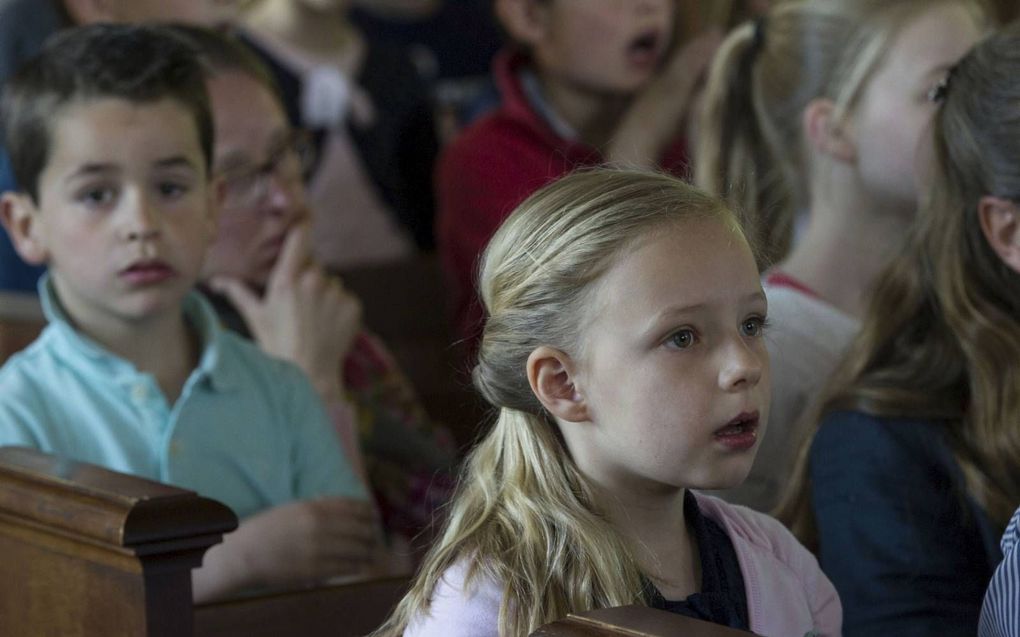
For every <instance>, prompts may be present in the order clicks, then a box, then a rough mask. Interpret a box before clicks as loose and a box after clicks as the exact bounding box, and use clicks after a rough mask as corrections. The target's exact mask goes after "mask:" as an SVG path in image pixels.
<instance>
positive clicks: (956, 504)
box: [810, 411, 1002, 637]
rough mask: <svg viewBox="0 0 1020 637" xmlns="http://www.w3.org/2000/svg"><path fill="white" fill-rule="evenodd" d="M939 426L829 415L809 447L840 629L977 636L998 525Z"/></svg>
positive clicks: (996, 553)
mask: <svg viewBox="0 0 1020 637" xmlns="http://www.w3.org/2000/svg"><path fill="white" fill-rule="evenodd" d="M946 436H947V433H946V430H945V429H944V427H943V426H942V425H940V424H938V423H935V422H928V421H921V420H900V419H887V418H876V417H873V416H869V415H867V414H864V413H860V412H846V411H844V412H835V413H831V414H829V415H828V416H827V417H826V418H825V419H824V420H823V422H822V424H821V427H820V429H819V431H818V433H817V435H816V436H815V439H814V442H813V444H812V446H811V457H810V462H811V466H810V480H811V489H812V508H813V510H814V514H815V520H816V524H817V528H818V537H819V555H818V557H819V562H820V563H821V566H822V570H823V571H824V572H825V574H826V575H828V576H829V578H830V579H831V580H832V583H833V584H834V585H835V586H836V590H837V591H838V592H839V596H840V599H841V600H842V602H843V634H844V635H845V636H846V637H858V636H864V635H883V636H885V635H897V637H911V636H913V635H918V636H920V635H925V636H927V635H940V636H942V637H952V636H955V635H961V636H962V635H967V636H968V637H973V635H975V634H977V626H978V616H979V614H980V611H981V601H982V597H983V595H984V592H985V588H986V587H987V586H988V582H989V579H990V578H991V576H992V572H993V571H994V569H995V566H996V564H998V562H999V560H1000V559H1001V557H1002V554H1001V551H1000V550H999V547H998V542H997V540H998V536H999V534H1000V533H1001V531H1002V530H1001V529H997V530H996V529H994V528H993V527H992V524H991V522H990V521H989V519H988V517H987V514H986V513H985V511H984V510H983V509H982V508H981V507H980V506H978V505H977V503H976V502H975V501H974V500H973V499H972V498H971V497H970V496H968V495H967V493H966V492H965V490H964V480H963V475H962V472H961V471H960V467H959V465H958V464H957V462H956V460H955V459H954V457H953V455H952V451H951V449H950V446H949V443H948V440H947V438H946Z"/></svg>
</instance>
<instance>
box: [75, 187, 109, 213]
mask: <svg viewBox="0 0 1020 637" xmlns="http://www.w3.org/2000/svg"><path fill="white" fill-rule="evenodd" d="M116 196H117V191H116V190H115V189H114V188H111V187H108V186H101V187H95V188H86V189H85V190H82V191H81V192H80V193H79V194H78V197H77V199H78V201H80V202H81V203H83V204H85V205H86V206H88V207H90V208H99V207H103V206H108V205H109V204H110V203H112V202H113V200H114V199H115V198H116Z"/></svg>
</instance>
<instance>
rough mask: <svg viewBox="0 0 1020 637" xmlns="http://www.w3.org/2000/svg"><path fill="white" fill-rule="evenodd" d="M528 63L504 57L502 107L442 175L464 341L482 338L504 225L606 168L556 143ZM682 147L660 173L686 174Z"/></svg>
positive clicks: (456, 148) (451, 286) (454, 299)
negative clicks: (491, 254)
mask: <svg viewBox="0 0 1020 637" xmlns="http://www.w3.org/2000/svg"><path fill="white" fill-rule="evenodd" d="M528 63H529V60H528V59H527V58H526V57H524V56H522V55H513V54H509V53H506V52H504V53H502V54H500V55H499V56H497V58H496V62H495V68H494V73H495V76H496V82H497V84H498V86H499V90H500V94H501V97H502V101H501V105H500V107H499V108H498V109H496V110H495V111H494V112H493V113H491V114H489V115H487V116H485V117H484V118H482V119H481V120H479V121H478V122H476V123H475V124H473V125H472V126H470V127H469V128H468V129H467V130H465V131H464V133H463V134H461V135H460V136H459V137H458V138H457V139H456V140H455V141H453V142H452V143H451V144H450V145H449V146H448V147H447V148H446V149H445V151H444V152H443V153H442V155H441V156H440V158H439V164H438V167H437V171H436V195H437V199H438V206H439V207H438V218H437V230H436V232H437V243H438V247H439V253H440V257H441V259H442V264H443V269H444V271H445V274H446V278H447V286H448V290H449V294H450V299H449V300H450V307H451V308H452V309H453V311H454V312H455V315H454V316H455V327H456V328H457V330H458V332H459V334H460V335H461V336H462V337H463V338H465V339H467V340H468V342H473V341H475V340H476V339H477V337H478V336H479V335H480V333H481V326H482V318H483V316H482V311H481V306H480V302H479V300H478V296H477V292H476V286H475V284H476V277H477V271H478V261H479V258H480V256H481V253H482V251H483V250H484V249H485V246H486V244H487V243H488V242H489V239H490V238H491V237H492V235H493V234H495V232H496V230H497V229H498V228H499V226H500V224H501V223H502V222H503V220H504V219H506V217H507V216H509V214H510V213H511V212H512V211H513V209H514V208H515V207H516V206H517V204H519V203H521V202H522V201H524V199H526V198H527V197H528V196H529V195H530V194H531V193H533V192H535V191H536V190H538V189H539V188H541V187H542V186H544V185H546V184H548V183H550V182H552V181H554V180H556V179H557V178H559V177H561V176H563V175H565V174H566V173H568V172H570V171H572V170H574V169H575V168H581V167H586V166H597V165H599V164H601V163H603V162H604V161H605V160H604V157H603V156H602V154H601V153H600V152H599V151H598V150H597V149H595V148H593V147H591V146H588V145H587V144H584V143H582V142H579V141H576V140H569V139H564V138H562V137H560V136H559V135H557V134H556V133H555V132H554V131H553V129H552V128H551V127H550V126H549V124H548V123H547V122H546V121H545V119H543V118H542V116H541V115H539V114H538V113H537V112H535V110H534V108H532V105H531V103H530V102H529V101H528V98H527V97H526V96H525V93H524V90H523V88H522V85H521V81H520V72H521V69H522V67H524V66H525V65H526V64H528ZM685 151H686V148H685V145H684V144H683V143H682V142H678V143H675V144H673V145H672V146H671V147H670V148H669V149H668V150H667V152H666V154H665V156H664V157H663V161H662V162H661V166H662V167H663V168H665V169H666V170H669V171H670V172H674V173H676V174H684V172H685V171H686V168H687V157H686V152H685Z"/></svg>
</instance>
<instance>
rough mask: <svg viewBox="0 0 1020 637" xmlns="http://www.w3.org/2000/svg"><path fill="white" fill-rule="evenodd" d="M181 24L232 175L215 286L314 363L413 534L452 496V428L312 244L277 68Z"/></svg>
mask: <svg viewBox="0 0 1020 637" xmlns="http://www.w3.org/2000/svg"><path fill="white" fill-rule="evenodd" d="M174 29H175V32H176V33H178V34H180V35H181V36H182V37H185V38H186V39H187V40H188V41H189V42H190V43H192V44H194V46H195V48H196V49H198V51H199V54H200V56H201V57H202V59H203V62H204V63H205V65H206V67H207V71H208V74H209V77H208V80H207V88H208V90H209V98H210V105H211V108H212V115H213V123H214V128H215V132H216V135H215V137H216V152H215V153H214V161H213V167H214V172H215V173H216V174H218V175H220V176H222V178H223V180H224V192H225V196H224V201H223V202H222V205H221V207H220V213H219V217H218V220H217V221H218V232H217V234H216V240H215V241H213V242H212V244H211V245H210V247H209V251H208V252H207V255H206V261H205V264H204V267H203V272H202V279H203V281H205V282H208V288H211V289H208V288H207V289H203V291H204V292H205V293H206V294H207V296H208V298H209V299H210V300H211V301H212V303H213V306H214V307H215V308H216V310H217V313H218V314H219V316H220V319H221V320H222V321H223V322H224V323H225V324H226V325H227V326H228V327H229V328H231V329H233V330H235V331H237V332H238V333H241V334H243V335H245V336H248V337H250V338H253V339H254V340H255V341H256V342H258V344H259V346H260V347H262V349H263V350H265V351H266V352H269V353H270V354H273V355H274V356H277V357H279V358H282V359H284V360H288V361H291V362H293V363H295V364H296V365H298V367H300V368H301V369H302V370H303V371H304V372H305V373H306V374H308V376H309V378H310V379H311V380H312V384H313V385H314V386H315V388H316V389H317V391H318V394H319V396H320V397H321V398H322V399H323V402H324V403H325V404H326V406H327V410H328V412H329V413H330V414H331V415H332V416H333V418H332V419H333V422H334V426H335V427H336V429H337V430H338V432H339V433H340V436H341V439H342V440H343V441H345V443H346V444H345V446H346V447H347V449H348V454H347V455H348V457H352V458H355V457H356V458H362V457H363V458H364V460H365V462H366V465H367V466H366V469H367V477H368V481H369V483H370V485H371V486H372V490H373V492H374V494H375V495H376V497H377V499H378V502H379V505H380V512H381V514H382V519H383V526H384V528H385V529H386V530H387V531H388V532H389V533H390V535H391V538H393V539H399V540H410V539H411V538H413V537H415V536H416V535H418V534H419V533H420V532H421V531H422V530H424V529H425V528H426V527H427V526H428V525H429V523H430V521H431V518H432V515H433V513H434V511H435V509H436V508H437V507H438V506H439V505H440V504H442V503H443V502H445V501H446V499H447V498H448V497H449V494H450V491H451V483H452V479H451V477H450V470H451V465H452V464H453V462H454V450H453V443H452V439H451V437H450V436H449V434H448V433H447V432H446V431H445V430H444V429H443V428H441V427H435V426H433V424H432V423H431V422H430V421H429V418H428V416H427V414H426V413H425V411H424V409H423V408H422V407H421V405H420V403H419V402H418V400H417V397H416V396H415V393H414V390H413V388H412V387H411V385H410V383H409V382H408V380H407V379H406V378H405V377H404V375H403V373H402V372H401V370H400V368H399V367H398V366H397V364H396V362H395V361H394V360H393V358H392V356H391V355H390V353H389V351H388V350H387V348H386V347H385V345H384V344H383V343H382V342H381V341H380V340H379V339H378V338H377V337H376V336H375V335H373V334H371V333H369V332H368V331H366V330H365V329H364V328H363V326H362V325H361V321H360V318H361V314H360V303H359V301H358V299H357V298H355V297H354V296H353V295H352V294H351V293H350V292H347V291H346V290H345V289H344V287H343V284H342V282H341V281H340V279H338V278H337V277H334V276H330V275H328V274H327V273H326V272H325V271H324V270H323V268H322V267H321V266H320V265H319V264H318V263H316V262H315V261H314V259H312V258H311V255H310V254H309V253H308V248H309V246H308V227H307V220H308V210H307V208H306V206H305V201H304V189H303V187H302V184H301V171H300V166H301V161H300V159H301V142H302V137H301V136H300V135H296V134H295V133H294V131H292V130H291V128H290V126H289V125H288V123H287V119H286V116H285V115H284V111H283V107H282V105H281V104H280V100H279V97H278V95H277V93H276V89H275V86H274V85H273V82H272V80H271V78H270V77H269V75H268V73H267V72H266V70H265V69H264V68H263V67H262V65H261V64H260V63H259V61H258V59H257V58H255V56H254V54H252V53H251V52H250V51H248V50H247V49H246V48H245V47H244V46H243V45H241V44H240V43H238V42H237V41H235V40H234V39H232V38H229V37H227V36H224V35H221V34H218V33H215V32H213V31H210V30H207V29H200V28H197V27H175V28H174ZM213 290H216V291H218V293H217V292H213Z"/></svg>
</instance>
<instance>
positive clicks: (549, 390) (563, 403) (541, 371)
mask: <svg viewBox="0 0 1020 637" xmlns="http://www.w3.org/2000/svg"><path fill="white" fill-rule="evenodd" d="M574 369H575V368H574V362H573V361H572V360H571V358H570V356H568V355H567V354H565V353H564V352H561V351H560V350H558V349H554V348H552V347H548V346H545V345H543V346H541V347H537V348H535V351H533V352H531V356H528V369H527V372H528V383H529V384H530V385H531V391H532V392H534V394H535V396H536V397H537V398H538V400H539V402H541V403H542V406H543V407H545V409H546V411H548V412H549V413H550V414H552V415H553V416H555V417H556V418H558V419H560V420H565V421H567V422H584V421H587V420H589V417H588V405H587V403H586V402H585V399H584V396H582V395H581V392H580V391H579V390H578V388H577V386H576V385H575V382H574V381H575V377H574Z"/></svg>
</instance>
